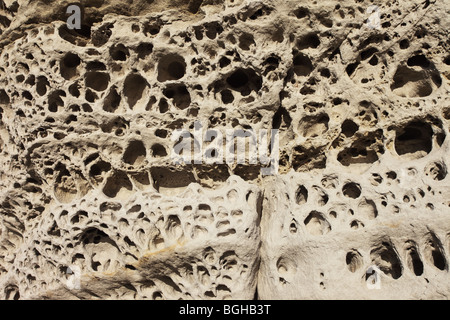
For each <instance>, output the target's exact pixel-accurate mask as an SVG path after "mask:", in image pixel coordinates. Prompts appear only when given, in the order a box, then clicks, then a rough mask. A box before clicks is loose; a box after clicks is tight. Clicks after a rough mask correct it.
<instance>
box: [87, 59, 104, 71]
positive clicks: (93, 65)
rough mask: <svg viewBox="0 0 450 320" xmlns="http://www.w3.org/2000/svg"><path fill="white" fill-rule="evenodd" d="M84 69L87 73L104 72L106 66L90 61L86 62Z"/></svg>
mask: <svg viewBox="0 0 450 320" xmlns="http://www.w3.org/2000/svg"><path fill="white" fill-rule="evenodd" d="M86 69H87V70H89V71H100V70H106V65H105V64H104V63H103V62H100V61H91V62H88V64H87V66H86Z"/></svg>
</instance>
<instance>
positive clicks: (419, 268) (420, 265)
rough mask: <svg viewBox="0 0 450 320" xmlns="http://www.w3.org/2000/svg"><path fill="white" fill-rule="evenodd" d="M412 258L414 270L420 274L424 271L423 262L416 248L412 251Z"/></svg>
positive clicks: (416, 273) (417, 274)
mask: <svg viewBox="0 0 450 320" xmlns="http://www.w3.org/2000/svg"><path fill="white" fill-rule="evenodd" d="M410 255H411V260H412V264H413V271H414V274H415V275H416V276H420V275H422V273H423V263H422V261H421V260H420V258H419V255H418V253H417V251H416V250H413V251H411V253H410Z"/></svg>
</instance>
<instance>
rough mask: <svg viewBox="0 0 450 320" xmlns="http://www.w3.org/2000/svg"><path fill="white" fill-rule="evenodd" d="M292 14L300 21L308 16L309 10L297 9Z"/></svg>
mask: <svg viewBox="0 0 450 320" xmlns="http://www.w3.org/2000/svg"><path fill="white" fill-rule="evenodd" d="M294 14H295V16H296V17H297V18H298V19H301V18H304V17H307V16H308V15H309V10H308V9H306V8H299V9H297V10H296V11H295V12H294Z"/></svg>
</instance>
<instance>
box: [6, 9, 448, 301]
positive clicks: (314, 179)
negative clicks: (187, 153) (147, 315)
mask: <svg viewBox="0 0 450 320" xmlns="http://www.w3.org/2000/svg"><path fill="white" fill-rule="evenodd" d="M129 2H130V3H129V4H124V3H123V2H121V1H112V0H108V1H84V2H83V5H84V20H83V24H82V29H81V30H70V29H68V27H67V24H66V22H65V20H66V19H67V17H68V16H67V15H66V14H65V9H66V7H67V5H68V4H69V2H67V1H55V2H49V1H43V0H41V1H33V0H23V1H20V0H19V1H11V0H8V1H5V0H3V1H0V50H1V52H0V142H1V144H0V145H1V148H0V297H1V298H3V299H68V298H69V299H72V298H74V299H77V298H81V299H160V298H162V299H226V298H232V299H253V298H259V299H379V298H380V299H384V298H393V299H396V298H400V299H424V298H425V299H426V298H433V299H434V298H438V299H446V298H448V297H449V292H450V281H449V279H450V278H449V275H448V272H449V270H448V269H449V259H450V216H449V214H450V186H449V179H450V178H449V176H448V167H449V165H450V163H449V148H450V144H449V137H448V135H449V130H450V126H449V120H450V107H449V98H448V92H449V78H450V66H449V64H450V55H449V50H448V47H449V41H448V31H447V30H448V29H449V27H450V22H449V20H448V17H447V16H448V11H449V10H450V7H449V5H448V4H447V3H445V2H444V1H434V2H433V1H407V2H398V1H394V2H381V1H379V2H376V1H365V0H357V1H320V2H319V1H317V2H298V1H276V0H272V1H269V0H265V1H264V0H263V1H244V0H234V1H233V0H226V1H196V0H192V1H162V0H161V1H159V0H155V1H129ZM372 5H377V6H378V11H377V12H379V14H380V27H379V28H374V27H373V26H372V25H369V24H368V23H367V19H368V18H369V17H370V15H371V13H370V12H368V10H367V9H368V8H369V7H370V6H372ZM196 122H200V123H202V124H203V125H204V127H205V128H211V129H217V130H221V131H223V132H225V130H227V129H247V130H248V129H252V130H254V131H258V130H262V129H267V130H269V129H277V130H278V132H279V154H278V156H279V169H278V174H276V175H272V176H263V175H261V168H262V165H261V164H253V163H249V162H246V163H244V164H227V163H215V164H207V163H201V164H198V163H197V164H191V165H176V164H174V163H173V161H172V159H171V153H172V151H173V149H174V147H175V145H176V143H177V142H176V141H173V140H172V139H171V136H172V134H173V132H174V131H176V130H178V129H184V130H193V129H194V127H195V123H196ZM189 143H192V144H195V143H198V141H195V138H193V139H192V141H189ZM72 269H73V270H72ZM75 270H79V271H80V275H79V278H78V280H79V286H75V287H74V286H73V285H72V284H73V280H74V276H75V275H77V272H75ZM368 270H375V272H376V274H377V277H378V278H377V279H378V280H377V281H378V282H377V283H376V284H377V285H379V288H378V289H373V285H374V284H373V283H371V281H373V279H374V278H373V277H372V276H371V274H369V273H368Z"/></svg>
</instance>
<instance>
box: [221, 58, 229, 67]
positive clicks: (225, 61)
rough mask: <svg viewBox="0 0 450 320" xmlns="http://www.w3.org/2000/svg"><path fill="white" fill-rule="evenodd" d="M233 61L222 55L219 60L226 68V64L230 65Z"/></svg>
mask: <svg viewBox="0 0 450 320" xmlns="http://www.w3.org/2000/svg"><path fill="white" fill-rule="evenodd" d="M230 63H231V61H230V59H228V58H227V57H222V58H220V60H219V65H220V67H221V68H225V67H226V66H228V65H229V64H230Z"/></svg>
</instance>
